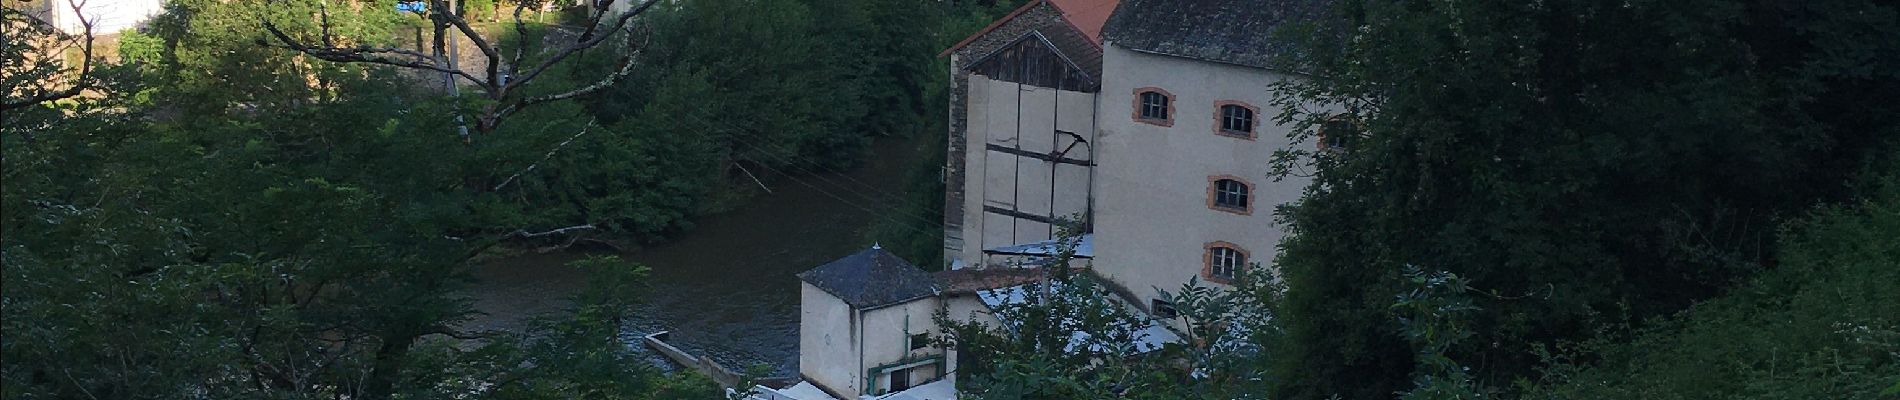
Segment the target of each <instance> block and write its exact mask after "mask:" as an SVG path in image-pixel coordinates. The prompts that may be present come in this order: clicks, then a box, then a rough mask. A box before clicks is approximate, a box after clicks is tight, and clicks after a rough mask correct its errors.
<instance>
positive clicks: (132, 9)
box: [48, 0, 165, 35]
mask: <svg viewBox="0 0 1900 400" xmlns="http://www.w3.org/2000/svg"><path fill="white" fill-rule="evenodd" d="M48 1H50V4H49V5H50V8H51V9H52V10H51V11H52V13H53V21H48V22H52V23H53V24H54V25H56V26H58V28H59V30H61V31H64V32H66V33H69V34H78V33H81V32H84V31H85V25H84V24H85V23H84V22H81V21H80V18H79V16H80V15H84V16H85V17H86V18H85V20H86V21H88V22H91V23H92V32H93V33H94V34H97V35H107V34H113V33H118V32H119V31H122V30H126V29H133V28H137V27H138V26H139V24H143V23H145V21H147V20H150V19H151V18H152V17H153V16H156V15H158V14H160V13H163V12H164V11H165V2H164V0H48ZM73 5H78V6H79V12H78V13H75V12H73V7H72V6H73Z"/></svg>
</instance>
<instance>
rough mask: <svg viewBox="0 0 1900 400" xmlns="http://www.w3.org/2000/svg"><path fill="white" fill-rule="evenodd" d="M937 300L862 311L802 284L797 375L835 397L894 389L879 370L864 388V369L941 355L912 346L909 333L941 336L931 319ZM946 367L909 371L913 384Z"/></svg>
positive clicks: (935, 350)
mask: <svg viewBox="0 0 1900 400" xmlns="http://www.w3.org/2000/svg"><path fill="white" fill-rule="evenodd" d="M940 304H941V303H940V302H939V300H938V298H935V297H927V298H922V299H917V300H913V301H911V302H908V303H903V304H898V305H893V306H888V307H884V308H878V309H872V310H870V311H866V312H864V313H863V314H862V318H863V319H862V320H859V319H858V318H860V314H859V313H858V310H855V309H853V308H851V306H850V305H847V304H845V303H844V301H842V300H839V299H838V298H837V297H833V296H832V295H831V294H830V293H826V292H825V291H824V290H822V289H819V288H818V287H816V286H812V285H811V284H810V283H804V282H800V283H799V323H798V373H799V374H800V375H803V376H804V377H805V379H806V380H808V381H811V382H812V383H813V384H815V385H818V387H820V388H823V389H825V390H826V391H830V392H832V393H833V394H835V395H843V396H846V397H855V396H857V395H859V394H874V393H880V392H881V391H885V390H889V389H890V386H889V385H890V378H889V376H888V375H887V374H884V373H879V374H878V376H876V377H875V378H877V380H876V382H875V386H872V387H870V388H869V390H864V389H865V381H866V380H865V377H866V376H865V375H866V371H867V370H869V369H872V368H876V367H878V366H884V365H892V364H900V363H904V362H907V361H912V360H923V359H927V358H929V357H931V356H939V355H942V354H943V350H942V349H940V348H937V347H934V346H932V347H925V348H922V349H917V350H911V349H910V335H913V334H918V333H928V334H931V335H933V336H934V335H938V334H939V333H940V331H939V330H938V329H937V324H936V322H935V321H933V320H932V319H931V317H932V316H933V315H934V314H935V313H936V311H937V309H938V307H939V306H940ZM943 368H944V366H943V365H942V364H941V363H938V364H937V365H936V366H935V367H928V368H917V369H914V370H911V371H910V374H911V375H910V382H911V385H913V386H915V385H920V384H923V383H926V382H930V381H934V380H936V379H937V378H938V377H940V376H942V375H943Z"/></svg>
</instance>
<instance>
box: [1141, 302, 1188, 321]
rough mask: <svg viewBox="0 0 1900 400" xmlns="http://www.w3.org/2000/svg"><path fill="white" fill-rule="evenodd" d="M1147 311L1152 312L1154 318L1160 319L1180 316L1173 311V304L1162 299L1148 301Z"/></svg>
mask: <svg viewBox="0 0 1900 400" xmlns="http://www.w3.org/2000/svg"><path fill="white" fill-rule="evenodd" d="M1148 309H1149V310H1153V313H1152V314H1154V316H1155V318H1160V319H1174V318H1175V317H1179V316H1180V315H1181V314H1180V313H1179V312H1176V311H1175V310H1174V303H1169V302H1168V301H1167V300H1162V299H1154V300H1149V303H1148Z"/></svg>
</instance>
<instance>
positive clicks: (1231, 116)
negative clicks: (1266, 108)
mask: <svg viewBox="0 0 1900 400" xmlns="http://www.w3.org/2000/svg"><path fill="white" fill-rule="evenodd" d="M1259 127H1260V107H1254V106H1253V105H1252V104H1247V103H1246V102H1243V101H1238V100H1221V101H1216V102H1214V134H1216V135H1221V136H1227V137H1232V138H1238V139H1247V140H1253V138H1254V130H1255V129H1256V128H1259Z"/></svg>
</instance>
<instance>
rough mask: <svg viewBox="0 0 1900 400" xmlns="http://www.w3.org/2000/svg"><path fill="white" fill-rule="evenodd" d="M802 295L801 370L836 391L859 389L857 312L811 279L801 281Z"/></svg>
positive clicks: (799, 309) (846, 392) (845, 391)
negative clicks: (814, 283)
mask: <svg viewBox="0 0 1900 400" xmlns="http://www.w3.org/2000/svg"><path fill="white" fill-rule="evenodd" d="M798 299H799V302H798V374H799V375H803V376H804V377H805V379H807V380H810V381H812V384H815V385H818V387H820V388H824V389H825V390H827V391H831V392H833V393H835V394H844V395H852V394H856V393H858V387H859V386H861V385H862V384H861V383H859V382H863V381H864V376H863V374H862V373H861V372H860V371H863V369H860V368H858V336H857V335H858V326H857V321H856V319H857V313H856V312H855V311H853V310H852V309H851V306H849V305H846V304H845V303H844V301H843V300H839V299H838V298H837V297H833V296H832V295H831V294H830V293H826V292H825V291H824V290H823V289H819V288H818V287H816V286H812V285H811V284H810V283H805V282H799V284H798Z"/></svg>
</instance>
